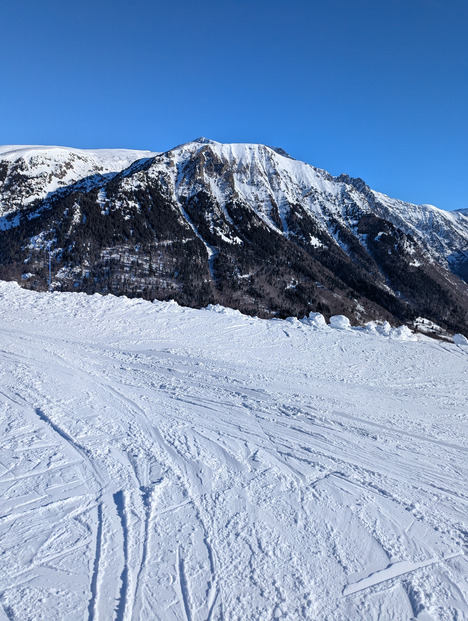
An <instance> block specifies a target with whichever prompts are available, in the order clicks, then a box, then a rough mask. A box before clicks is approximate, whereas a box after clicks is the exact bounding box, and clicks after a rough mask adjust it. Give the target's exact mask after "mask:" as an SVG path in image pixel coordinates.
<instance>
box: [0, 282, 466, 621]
mask: <svg viewBox="0 0 468 621" xmlns="http://www.w3.org/2000/svg"><path fill="white" fill-rule="evenodd" d="M467 379H468V347H464V346H456V345H449V344H446V343H439V342H436V341H430V340H428V339H426V340H423V341H403V340H398V339H391V338H387V337H383V336H378V335H374V334H368V333H364V332H362V331H358V330H352V331H341V330H337V329H331V328H329V327H325V328H322V329H314V328H312V327H310V326H307V325H303V324H301V323H300V322H297V321H263V320H258V319H253V318H249V317H245V316H242V315H240V314H239V313H237V312H235V311H224V312H223V311H222V309H211V310H201V311H200V310H191V309H186V308H181V307H179V306H177V305H176V304H172V303H157V304H150V303H148V302H142V301H137V300H127V299H126V298H120V299H118V298H113V297H111V296H109V297H101V296H98V295H96V296H92V297H87V296H85V295H83V294H37V293H32V292H27V291H24V290H22V289H20V288H19V287H18V286H17V285H15V284H11V283H0V491H1V493H0V604H1V605H0V619H10V620H13V619H14V620H21V621H27V620H34V621H36V620H39V619H44V620H47V621H53V620H60V621H65V620H69V621H76V620H77V619H89V620H91V619H94V620H99V621H107V620H112V619H115V620H116V621H131V620H135V621H136V620H146V619H148V620H150V619H161V620H163V621H172V620H174V621H175V620H183V621H205V620H209V619H210V620H212V621H215V620H221V619H223V620H225V621H234V620H239V621H248V620H267V619H287V620H288V621H291V620H294V619H304V620H311V619H317V620H320V621H323V620H333V621H335V620H336V621H338V620H343V621H345V620H346V621H349V620H360V619H363V620H366V621H368V620H373V619H375V620H377V619H379V620H392V619H394V620H398V621H405V620H410V619H418V621H429V620H434V621H436V620H447V621H448V620H453V619H458V620H460V619H468V604H467V601H468V562H467V556H466V553H467V547H466V546H467V544H468V523H467V519H466V518H467V513H468V512H467V504H468V503H467V499H468V459H467V454H468V438H467V433H466V432H467V420H466V412H467V411H468V408H467V405H468V398H467Z"/></svg>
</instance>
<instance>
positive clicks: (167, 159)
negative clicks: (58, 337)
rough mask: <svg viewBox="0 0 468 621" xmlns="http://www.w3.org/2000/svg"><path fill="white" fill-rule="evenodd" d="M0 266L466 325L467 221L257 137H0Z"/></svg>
mask: <svg viewBox="0 0 468 621" xmlns="http://www.w3.org/2000/svg"><path fill="white" fill-rule="evenodd" d="M0 180H1V181H2V185H1V187H0V205H1V212H0V216H1V217H0V229H1V232H0V278H3V279H15V280H17V281H18V282H20V283H21V284H23V285H24V286H26V287H29V288H35V289H44V288H46V287H47V278H48V267H47V265H48V252H47V246H48V242H49V241H50V242H51V256H52V261H51V268H52V276H53V287H54V289H58V290H75V291H85V292H88V293H93V292H101V293H115V294H126V295H128V296H141V297H145V298H147V299H170V298H173V299H175V300H176V301H178V302H179V303H182V304H185V305H189V306H198V307H201V306H206V305H207V304H209V303H221V304H223V305H225V306H231V307H233V308H237V309H239V310H241V311H243V312H246V313H249V314H256V315H259V316H263V317H271V316H279V317H285V316H290V315H296V316H302V315H305V314H307V313H309V312H310V311H317V310H318V311H320V312H322V313H324V314H325V315H328V316H329V315H331V314H337V313H341V314H345V315H347V316H348V317H350V318H354V321H357V322H364V321H366V320H369V319H381V320H389V321H390V322H393V323H396V322H400V323H401V322H406V323H411V322H412V321H413V320H414V319H416V318H417V317H418V316H423V317H426V318H428V319H430V320H432V321H434V322H436V323H437V324H439V325H441V326H442V327H443V328H445V329H449V330H453V331H465V332H466V331H467V326H468V320H467V311H468V287H467V284H466V279H467V276H468V218H467V216H466V215H465V214H464V213H463V212H453V213H450V212H445V211H442V210H440V209H437V208H436V207H433V206H430V205H420V206H416V205H411V204H409V203H404V202H403V201H399V200H396V199H391V198H389V197H387V196H385V195H383V194H381V193H379V192H375V191H373V190H371V189H370V188H369V187H368V186H367V185H366V184H365V183H364V181H362V180H361V179H354V178H351V177H349V176H347V175H341V176H339V177H333V176H332V175H330V174H328V173H327V172H325V171H323V170H320V169H318V168H314V167H313V166H310V165H308V164H305V163H303V162H299V161H297V160H295V159H294V158H292V157H290V156H289V155H288V154H287V153H285V152H284V151H283V150H281V149H277V148H272V147H268V146H264V145H257V144H221V143H218V142H215V141H212V140H208V139H205V138H199V139H198V140H195V141H193V142H189V143H187V144H183V145H180V146H178V147H175V148H174V149H171V150H170V151H167V152H165V153H159V154H153V153H150V152H138V151H112V150H111V151H102V152H100V151H91V152H86V151H77V150H73V149H58V148H51V149H49V148H45V147H44V148H39V147H34V148H32V147H29V148H26V149H21V150H20V149H19V148H13V147H10V148H8V147H4V148H3V150H2V154H1V156H0Z"/></svg>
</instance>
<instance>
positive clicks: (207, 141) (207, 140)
mask: <svg viewBox="0 0 468 621" xmlns="http://www.w3.org/2000/svg"><path fill="white" fill-rule="evenodd" d="M192 142H198V143H199V144H216V141H215V140H211V139H210V138H205V136H200V137H199V138H195V140H192Z"/></svg>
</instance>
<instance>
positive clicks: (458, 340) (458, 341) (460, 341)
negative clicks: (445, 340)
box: [453, 334, 468, 345]
mask: <svg viewBox="0 0 468 621" xmlns="http://www.w3.org/2000/svg"><path fill="white" fill-rule="evenodd" d="M453 342H454V343H455V345H468V339H467V338H466V336H463V334H454V336H453Z"/></svg>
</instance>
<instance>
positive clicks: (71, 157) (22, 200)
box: [0, 145, 156, 217]
mask: <svg viewBox="0 0 468 621" xmlns="http://www.w3.org/2000/svg"><path fill="white" fill-rule="evenodd" d="M154 155H156V154H155V153H152V152H151V151H136V150H131V149H94V150H93V149H71V148H69V147H49V146H36V145H35V146H13V145H10V146H0V197H1V198H0V217H1V216H6V215H8V214H9V213H13V212H14V211H15V210H17V209H18V208H19V209H22V208H24V207H25V206H27V205H30V204H31V203H33V202H34V201H37V200H41V199H44V198H46V197H47V196H48V195H49V194H51V193H53V192H55V191H56V190H58V189H60V188H64V187H67V186H69V185H71V184H74V183H76V182H77V181H80V180H86V179H88V178H92V177H95V176H98V177H100V176H102V175H106V174H109V173H116V172H120V171H121V170H122V169H124V168H127V167H128V166H130V164H131V163H132V162H134V161H135V160H137V159H142V158H145V157H150V156H154Z"/></svg>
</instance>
